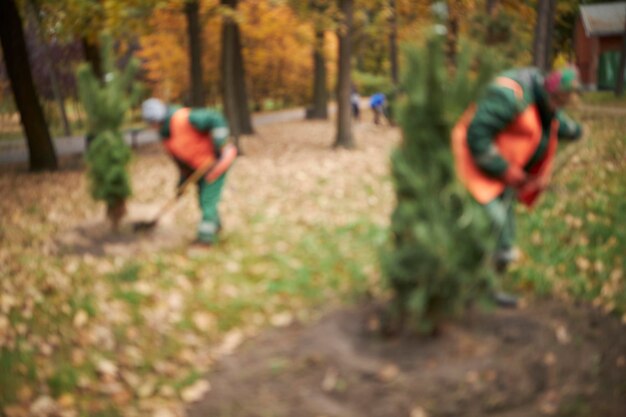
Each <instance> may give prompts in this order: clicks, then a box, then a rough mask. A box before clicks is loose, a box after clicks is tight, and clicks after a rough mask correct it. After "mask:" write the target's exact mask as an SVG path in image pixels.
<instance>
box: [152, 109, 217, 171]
mask: <svg viewBox="0 0 626 417" xmlns="http://www.w3.org/2000/svg"><path fill="white" fill-rule="evenodd" d="M190 112H191V109H190V108H188V107H185V108H182V109H178V110H176V111H175V112H174V114H173V115H172V118H171V119H170V137H169V138H168V139H166V140H165V141H164V142H163V144H164V146H165V148H166V149H167V151H168V152H169V153H170V154H171V155H172V156H173V157H174V158H176V159H178V160H179V161H181V162H183V163H185V164H186V165H188V166H189V167H191V168H193V169H198V168H200V167H201V166H202V165H203V164H206V163H209V162H208V160H213V161H215V160H216V158H217V157H216V153H215V145H213V140H212V138H211V135H210V134H208V133H203V132H199V131H197V130H196V129H195V128H194V127H193V126H192V125H191V123H189V113H190Z"/></svg>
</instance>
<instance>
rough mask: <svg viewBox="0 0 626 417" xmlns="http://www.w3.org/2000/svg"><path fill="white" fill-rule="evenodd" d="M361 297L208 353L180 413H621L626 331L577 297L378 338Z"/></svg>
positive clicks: (384, 416) (332, 416) (346, 416)
mask: <svg viewBox="0 0 626 417" xmlns="http://www.w3.org/2000/svg"><path fill="white" fill-rule="evenodd" d="M371 311H372V309H371V308H358V309H351V310H343V311H338V312H334V313H332V314H329V315H327V316H325V317H324V318H323V319H322V320H320V321H319V322H318V323H316V324H314V325H310V326H302V325H294V326H291V327H289V328H287V329H277V330H272V331H269V332H267V333H265V334H262V335H261V336H259V337H257V338H256V339H254V340H251V341H249V342H248V343H247V344H245V345H244V346H243V347H242V348H241V350H240V351H239V352H238V353H237V354H235V355H233V356H230V357H227V358H224V359H222V360H221V361H219V362H218V363H217V366H216V369H215V371H214V372H212V373H211V374H210V375H209V376H208V378H209V380H210V383H211V386H212V389H211V391H210V392H209V394H208V395H207V396H206V397H205V398H204V399H203V401H202V402H200V403H197V404H196V405H195V406H194V407H193V408H192V409H191V410H190V414H189V415H190V416H196V417H200V416H212V417H222V416H224V417H225V416H229V417H236V416H241V417H244V416H245V417H248V416H249V417H256V416H259V417H261V416H273V417H280V416H285V417H287V416H288V417H298V416H302V417H304V416H310V417H316V416H317V417H319V416H326V417H352V416H355V417H356V416H372V417H375V416H376V417H378V416H379V417H390V416H394V417H395V416H406V417H418V416H419V417H424V416H429V417H432V416H442V417H443V416H450V417H452V416H486V415H489V416H502V417H504V416H506V417H522V416H524V417H526V416H528V417H531V416H533V417H534V416H540V415H558V416H571V417H575V416H603V417H623V416H625V415H626V332H624V327H623V325H622V324H620V323H619V321H618V320H614V319H611V318H607V317H604V316H602V315H601V314H599V313H598V312H595V311H592V310H591V309H588V308H585V307H571V306H565V305H563V304H560V303H556V302H542V303H539V304H536V305H532V306H531V307H528V308H526V309H523V310H517V311H501V310H499V311H493V312H484V313H478V312H476V313H473V314H472V315H471V316H468V317H466V318H465V319H464V320H463V322H459V323H454V324H450V325H448V326H446V327H445V329H444V331H443V332H442V334H441V335H440V336H439V337H437V338H420V337H416V336H412V337H411V336H402V337H398V338H395V339H382V338H380V337H378V336H377V333H375V332H372V331H370V330H368V327H369V326H368V322H369V321H371V318H372V317H373V313H371Z"/></svg>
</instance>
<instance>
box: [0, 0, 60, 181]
mask: <svg viewBox="0 0 626 417" xmlns="http://www.w3.org/2000/svg"><path fill="white" fill-rule="evenodd" d="M0 42H1V43H2V50H3V54H4V61H5V65H6V68H7V73H8V75H9V81H10V82H11V88H12V90H13V96H14V98H15V104H16V105H17V108H18V110H19V112H20V117H21V121H22V125H23V126H24V132H25V134H26V139H27V142H28V150H29V154H30V169H31V170H33V171H39V170H46V169H56V168H57V167H58V165H57V158H56V154H55V151H54V146H53V144H52V140H51V138H50V132H48V126H47V125H46V120H45V119H44V115H43V111H42V109H41V105H40V103H39V99H38V97H37V92H36V91H35V86H34V84H33V77H32V74H31V70H30V63H29V62H28V51H27V50H26V42H25V41H24V32H23V30H22V19H21V18H20V15H19V12H18V10H17V7H16V5H15V2H14V1H13V0H0Z"/></svg>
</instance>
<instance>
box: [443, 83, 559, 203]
mask: <svg viewBox="0 0 626 417" xmlns="http://www.w3.org/2000/svg"><path fill="white" fill-rule="evenodd" d="M496 84H498V85H501V86H503V87H507V88H510V89H512V90H513V91H514V92H515V95H516V96H517V97H518V98H519V99H521V98H523V94H524V92H523V90H522V87H521V86H520V85H519V84H518V83H517V82H515V81H514V80H512V79H510V78H505V77H498V78H497V79H496ZM475 112H476V109H475V106H473V105H472V106H470V108H468V109H467V110H466V111H465V113H464V114H463V116H461V118H460V119H459V121H458V122H457V124H456V125H455V126H454V128H453V129H452V152H453V154H454V161H455V168H456V173H457V176H458V177H459V179H460V181H461V182H462V183H463V185H465V187H466V188H467V189H468V190H469V192H470V194H472V196H474V198H475V199H476V201H478V202H479V203H481V204H487V203H489V202H490V201H492V200H493V199H495V198H496V197H498V196H499V195H500V194H502V193H503V192H504V190H505V188H506V185H505V184H504V182H503V181H502V180H501V179H499V178H493V177H489V176H488V175H486V174H485V173H484V172H483V171H482V170H481V169H480V168H479V167H478V166H477V165H476V163H475V162H474V158H473V157H472V154H471V151H470V149H469V145H468V144H467V129H468V128H469V125H470V124H471V122H472V120H473V118H474V114H475ZM558 127H559V122H558V121H557V120H556V119H555V120H553V121H552V125H551V126H550V139H549V142H548V149H547V150H546V152H545V154H544V156H543V158H542V159H541V160H540V161H538V162H537V163H536V164H534V165H533V167H532V168H531V170H530V172H529V174H530V175H532V176H535V177H539V178H542V179H544V180H546V181H547V179H548V178H549V176H550V173H551V171H552V163H553V161H554V154H555V153H556V147H557V140H558V139H557V133H558ZM541 135H542V126H541V119H540V117H539V110H538V108H537V106H536V105H532V106H529V107H528V108H526V109H525V110H524V111H523V112H522V113H520V114H519V115H518V116H517V117H516V118H515V119H514V120H513V121H512V122H511V124H510V125H509V126H507V128H506V129H504V130H503V131H502V132H500V133H499V134H498V135H497V136H496V140H495V146H496V148H497V149H498V151H499V152H500V155H502V157H503V158H504V159H505V160H506V161H507V162H508V163H509V164H513V165H515V166H518V167H520V168H522V169H523V168H524V166H525V165H526V164H527V163H528V161H529V160H530V158H531V157H532V156H533V155H534V153H535V151H536V150H537V147H538V146H539V143H540V142H541ZM540 193H541V191H540V190H534V191H530V192H529V191H526V190H524V189H521V190H518V195H517V198H518V200H519V201H521V202H522V203H524V204H525V205H527V206H529V207H531V206H532V205H533V204H534V203H535V202H536V200H537V197H538V196H539V194H540Z"/></svg>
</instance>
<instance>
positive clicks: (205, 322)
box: [191, 311, 217, 332]
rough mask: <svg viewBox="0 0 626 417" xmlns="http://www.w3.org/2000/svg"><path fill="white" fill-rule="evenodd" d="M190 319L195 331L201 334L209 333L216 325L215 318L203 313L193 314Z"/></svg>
mask: <svg viewBox="0 0 626 417" xmlns="http://www.w3.org/2000/svg"><path fill="white" fill-rule="evenodd" d="M191 319H192V321H193V324H194V325H195V326H196V329H198V330H199V331H201V332H209V331H211V330H213V329H214V328H215V326H216V324H217V320H216V319H215V316H214V315H213V314H210V313H207V312H204V311H199V312H195V313H193V316H192V318H191Z"/></svg>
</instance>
